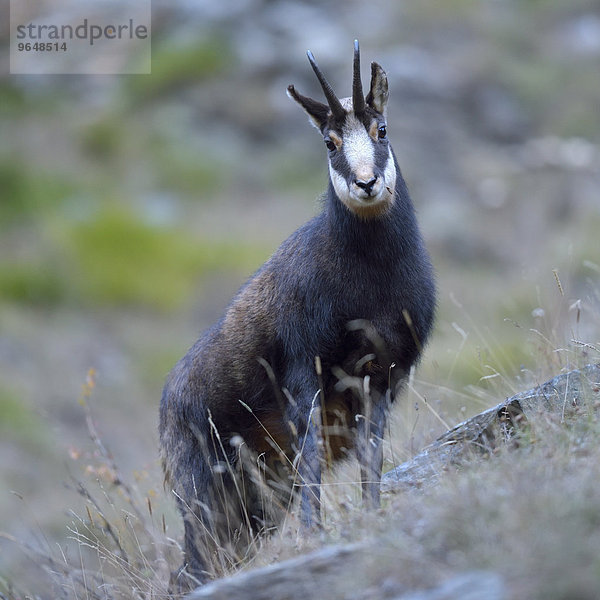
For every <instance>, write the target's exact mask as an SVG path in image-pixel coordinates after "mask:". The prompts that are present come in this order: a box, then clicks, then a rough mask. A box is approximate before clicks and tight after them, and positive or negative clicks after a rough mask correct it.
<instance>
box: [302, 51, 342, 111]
mask: <svg viewBox="0 0 600 600" xmlns="http://www.w3.org/2000/svg"><path fill="white" fill-rule="evenodd" d="M306 55H307V56H308V60H309V62H310V66H311V67H312V68H313V71H314V72H315V75H316V76H317V79H318V80H319V83H320V84H321V87H322V88H323V93H324V94H325V98H327V104H329V108H330V109H331V113H332V114H333V118H334V119H335V120H336V121H343V120H344V118H345V117H346V111H345V110H344V107H343V106H342V104H341V102H340V101H339V100H338V97H337V96H336V95H335V92H334V91H333V89H332V87H331V86H330V85H329V82H328V81H327V80H326V79H325V76H324V75H323V73H322V72H321V69H319V66H318V65H317V61H316V60H315V57H314V56H313V54H312V52H311V51H310V50H308V52H307V53H306Z"/></svg>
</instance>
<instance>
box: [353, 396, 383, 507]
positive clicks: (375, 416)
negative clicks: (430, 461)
mask: <svg viewBox="0 0 600 600" xmlns="http://www.w3.org/2000/svg"><path fill="white" fill-rule="evenodd" d="M367 387H368V386H365V388H367ZM388 410H389V398H388V394H386V393H385V392H384V393H382V392H380V391H378V390H375V389H374V390H368V389H365V390H364V395H363V398H362V414H361V415H360V416H359V421H358V432H357V438H358V439H357V444H356V451H357V456H358V462H359V464H360V481H361V489H362V499H363V505H364V506H365V508H368V509H372V508H378V507H379V504H380V488H381V469H382V467H383V434H384V431H385V426H386V423H387V415H388Z"/></svg>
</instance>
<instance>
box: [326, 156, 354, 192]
mask: <svg viewBox="0 0 600 600" xmlns="http://www.w3.org/2000/svg"><path fill="white" fill-rule="evenodd" d="M329 176H330V177H331V183H333V189H334V190H335V193H336V194H337V196H338V198H340V200H342V201H345V200H346V198H347V197H348V195H349V194H350V189H349V188H348V183H347V182H346V178H345V177H342V176H341V175H340V174H339V173H338V172H337V171H336V170H335V169H334V168H333V167H332V166H331V163H329Z"/></svg>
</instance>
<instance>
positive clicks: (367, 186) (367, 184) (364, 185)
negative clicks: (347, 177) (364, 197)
mask: <svg viewBox="0 0 600 600" xmlns="http://www.w3.org/2000/svg"><path fill="white" fill-rule="evenodd" d="M376 181H377V177H373V179H369V181H363V180H362V179H355V180H354V183H355V184H356V185H357V186H358V187H359V188H361V189H363V190H365V192H367V194H368V195H369V196H370V195H371V192H372V191H373V186H374V185H375V182H376Z"/></svg>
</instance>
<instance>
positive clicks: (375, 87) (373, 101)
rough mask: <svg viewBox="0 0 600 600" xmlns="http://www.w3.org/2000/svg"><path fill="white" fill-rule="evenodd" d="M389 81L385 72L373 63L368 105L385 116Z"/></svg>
mask: <svg viewBox="0 0 600 600" xmlns="http://www.w3.org/2000/svg"><path fill="white" fill-rule="evenodd" d="M389 95H390V94H389V91H388V80H387V75H386V73H385V71H384V70H383V69H382V68H381V67H380V66H379V65H378V64H377V63H376V62H372V63H371V89H370V90H369V93H368V94H367V104H368V105H369V106H370V107H371V108H373V109H374V110H376V111H377V112H378V113H381V114H382V115H384V116H385V111H386V107H387V101H388V97H389Z"/></svg>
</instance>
